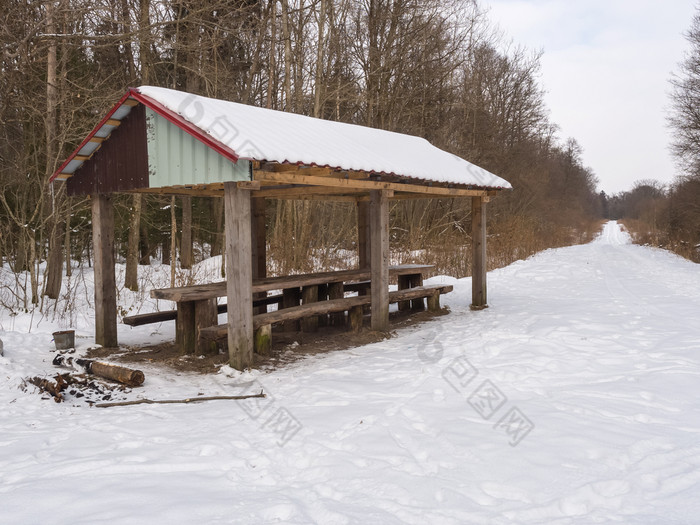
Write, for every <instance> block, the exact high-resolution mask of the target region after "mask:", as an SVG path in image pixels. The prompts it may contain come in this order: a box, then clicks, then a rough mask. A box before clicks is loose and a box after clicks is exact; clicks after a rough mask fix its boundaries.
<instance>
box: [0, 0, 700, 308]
mask: <svg viewBox="0 0 700 525" xmlns="http://www.w3.org/2000/svg"><path fill="white" fill-rule="evenodd" d="M3 6H4V7H3V9H2V16H3V23H2V25H1V26H0V48H1V49H2V51H1V53H0V71H1V73H2V74H1V76H0V134H1V135H2V136H1V137H0V185H1V188H0V262H2V263H3V265H4V266H3V268H6V269H9V271H11V272H12V273H13V274H14V275H15V276H16V283H17V285H16V286H15V287H14V289H13V291H12V292H11V293H7V294H4V295H3V299H2V302H3V303H4V304H3V306H5V307H7V308H11V309H24V310H27V309H31V308H33V307H34V306H33V305H41V307H42V308H43V307H44V298H54V299H55V298H57V297H58V295H59V294H60V293H61V282H62V277H63V276H64V275H65V274H66V273H67V274H68V275H70V274H71V273H72V272H74V271H75V270H76V268H79V267H80V266H81V265H90V264H91V228H90V220H91V219H90V205H89V201H87V200H85V199H77V198H69V197H67V196H66V195H65V190H64V189H63V187H62V185H61V184H59V183H57V184H49V183H48V178H49V176H50V175H51V174H52V173H53V171H54V170H55V169H56V168H57V167H58V166H59V165H60V163H61V162H62V161H63V159H65V157H66V156H67V155H68V154H69V153H70V152H71V151H72V150H73V149H74V148H75V147H76V146H77V145H78V144H79V143H80V141H81V140H82V139H83V138H84V137H85V136H86V134H87V133H88V132H89V131H90V130H91V129H92V127H93V126H94V125H95V124H96V123H97V121H98V120H99V118H100V117H101V116H102V115H104V114H105V112H106V111H107V110H108V109H109V108H110V107H111V106H112V105H113V104H114V103H115V102H116V101H117V100H118V99H119V97H120V96H121V95H123V93H124V92H125V89H126V88H127V87H128V86H138V85H156V86H163V87H168V88H174V89H180V90H185V91H188V92H192V93H197V94H201V95H206V96H211V97H216V98H222V99H227V100H232V101H237V102H242V103H245V104H252V105H256V106H261V107H267V108H273V109H277V110H283V111H289V112H295V113H300V114H305V115H309V116H314V117H318V118H323V119H332V120H338V121H343V122H349V123H356V124H362V125H365V126H371V127H377V128H382V129H386V130H391V131H397V132H401V133H408V134H412V135H417V136H421V137H424V138H426V139H427V140H429V141H430V142H432V143H433V144H434V145H436V146H438V147H440V148H442V149H444V150H447V151H449V152H451V153H454V154H456V155H458V156H460V157H463V158H465V159H467V160H469V161H470V162H473V163H475V164H477V165H479V166H482V167H484V168H486V169H488V170H489V171H492V172H493V173H496V174H497V175H499V176H501V177H503V178H505V179H507V180H508V181H510V182H511V183H512V185H513V187H514V189H513V191H509V192H504V194H502V195H501V196H499V197H497V198H495V199H493V200H492V201H491V202H490V203H489V205H488V206H489V213H488V216H489V223H488V232H489V238H488V242H489V261H488V264H489V269H492V268H496V267H500V266H504V265H507V264H509V263H510V262H512V261H514V260H517V259H523V258H526V257H528V256H529V255H531V254H533V253H535V252H537V251H539V250H542V249H545V248H549V247H555V246H563V245H567V244H571V243H578V242H585V241H587V240H589V239H591V238H592V236H593V235H594V234H595V232H596V231H597V229H598V225H599V222H600V220H601V219H602V217H603V216H604V215H605V214H610V213H618V212H617V211H615V210H622V209H624V213H625V215H626V216H628V217H633V218H635V219H639V220H647V219H646V214H648V213H649V209H651V208H650V207H649V205H648V204H644V205H643V206H641V207H640V210H641V211H639V212H638V216H634V214H633V212H632V211H631V210H632V208H633V206H632V204H631V203H632V202H633V201H634V199H631V198H628V197H624V196H617V197H616V198H615V199H609V198H607V197H606V196H605V195H604V194H600V193H598V191H597V189H596V183H597V180H596V177H595V175H594V173H593V172H592V171H591V170H590V169H589V168H587V167H586V166H584V165H583V162H582V150H581V147H580V146H579V145H578V143H577V142H576V140H575V139H574V138H562V137H559V135H558V131H557V125H556V123H555V122H552V121H551V120H550V118H549V114H548V109H547V107H546V105H545V102H544V91H543V89H544V88H543V87H542V86H541V85H540V81H539V68H540V59H541V53H540V52H539V51H537V50H528V49H525V48H523V47H520V46H518V45H516V44H513V43H510V42H509V41H508V40H507V38H506V37H504V36H503V35H502V34H500V33H499V31H498V30H497V29H496V28H494V27H493V26H492V24H491V23H490V21H489V19H488V13H487V12H486V11H485V10H484V9H483V7H482V6H481V5H480V4H479V3H478V2H477V1H475V0H474V1H464V0H462V1H457V0H448V1H444V0H440V1H438V0H280V1H277V0H262V1H254V0H203V1H201V0H200V1H196V2H195V1H176V0H91V1H89V2H88V1H85V0H52V1H43V2H25V1H20V0H3ZM688 67H691V66H690V65H688ZM678 82H679V84H680V83H681V82H682V80H681V79H680V77H679V80H678ZM692 180H694V182H692V181H691V180H690V179H689V180H688V182H679V184H695V187H696V190H695V191H696V192H697V191H698V190H697V186H698V184H699V183H698V181H697V178H695V179H692ZM683 187H684V188H685V186H683ZM634 191H636V190H634ZM645 191H646V190H645ZM674 192H675V193H674ZM661 193H662V197H659V198H661V199H662V200H663V201H664V203H667V204H664V205H663V206H662V205H661V204H660V205H659V206H660V208H659V210H661V208H663V209H664V211H663V212H662V211H659V214H660V215H659V217H661V215H662V214H666V215H664V217H666V216H669V211H668V209H670V208H672V209H680V208H677V207H674V206H675V205H674V206H671V205H670V204H668V203H675V202H677V201H678V202H680V201H682V199H683V196H684V195H685V194H686V190H685V189H683V190H682V191H681V190H680V189H679V190H678V191H676V190H674V189H672V190H669V191H666V190H663V191H662V192H661ZM674 195H677V197H674ZM652 198H657V197H652ZM674 199H675V200H674ZM220 200H221V199H211V198H191V197H177V198H176V197H171V196H167V195H163V196H160V195H148V196H142V195H120V196H119V197H118V199H117V202H116V221H117V227H116V230H117V233H116V235H117V239H116V245H117V251H118V253H117V261H118V262H119V263H122V264H126V272H125V282H124V283H120V284H121V285H123V286H126V287H127V288H129V289H135V288H137V287H138V286H139V284H138V281H137V279H136V275H137V272H138V265H139V264H141V265H143V264H146V265H147V264H158V263H163V264H170V263H172V264H173V268H175V265H176V266H177V267H178V268H179V269H187V268H190V267H191V266H192V265H193V264H196V263H197V262H199V261H202V260H203V259H205V258H208V257H211V256H215V255H220V254H221V250H222V248H221V245H222V243H221V238H222V228H223V226H222V225H223V206H222V204H221V202H220ZM634 202H637V201H634ZM694 202H695V204H694V205H695V206H696V208H697V199H695V201H694ZM679 206H680V205H679ZM355 208H356V207H355V205H353V204H351V203H346V202H320V201H313V200H294V201H289V200H277V201H275V200H268V201H267V210H266V222H267V231H268V243H269V246H268V257H269V261H268V272H269V273H270V274H271V275H273V274H280V273H290V272H299V271H311V270H317V269H320V268H343V267H347V266H352V265H353V264H355V263H356V260H355V259H354V258H353V257H354V256H353V255H352V254H353V253H354V250H355V247H354V243H355V239H356V234H357V233H356V227H357V226H356V224H357V221H356V218H355V217H356V213H357V212H356V209H355ZM695 213H696V214H697V209H696V211H695ZM671 215H672V214H671ZM663 220H666V218H664V219H663ZM681 220H683V219H681ZM659 221H661V219H659ZM659 224H660V222H659ZM469 226H470V208H469V203H468V202H466V200H460V199H434V200H415V201H397V202H395V203H393V204H392V208H391V235H390V240H391V250H392V259H393V260H395V261H397V262H402V263H403V262H414V260H417V261H420V262H424V263H432V264H435V265H436V271H437V272H439V273H446V274H450V275H454V276H456V277H462V276H466V275H468V274H469V267H470V248H469V247H470V238H469V233H468V232H469V231H470V228H469ZM696 231H697V230H696ZM290 238H293V239H294V240H295V242H294V243H289V242H287V241H288V239H290Z"/></svg>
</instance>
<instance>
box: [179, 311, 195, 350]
mask: <svg viewBox="0 0 700 525" xmlns="http://www.w3.org/2000/svg"><path fill="white" fill-rule="evenodd" d="M196 337H197V334H196V332H195V330H194V301H182V302H180V303H179V304H178V305H177V320H176V321H175V344H177V347H178V350H179V351H180V355H185V354H191V353H192V352H193V351H194V347H195V338H196Z"/></svg>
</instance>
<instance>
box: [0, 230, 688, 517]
mask: <svg viewBox="0 0 700 525" xmlns="http://www.w3.org/2000/svg"><path fill="white" fill-rule="evenodd" d="M433 280H434V281H445V282H452V283H454V286H455V291H454V292H453V293H452V294H450V295H449V296H447V297H446V298H445V303H446V304H447V305H449V306H450V308H451V310H452V312H451V313H450V314H449V315H447V316H444V317H440V318H436V319H435V320H434V321H431V322H428V323H424V324H422V325H420V326H416V327H414V328H411V329H406V330H402V331H401V333H400V334H398V335H397V336H396V337H393V338H392V339H390V340H387V341H384V342H382V343H377V344H373V345H369V346H365V347H361V348H355V349H352V350H347V351H339V352H334V353H330V354H327V355H323V356H316V357H313V358H308V359H305V360H303V361H300V362H297V363H296V364H294V365H291V366H288V367H286V368H284V369H280V370H275V371H267V372H264V371H254V372H251V373H247V374H243V375H235V374H233V376H232V377H229V376H226V375H225V374H223V373H222V374H217V375H215V376H211V377H203V376H196V375H174V374H173V375H171V376H164V375H163V374H162V372H161V373H160V374H158V373H157V372H156V369H148V368H144V371H145V372H146V376H147V378H148V379H147V382H146V384H145V385H144V387H143V388H142V389H141V390H140V391H139V392H136V391H134V392H132V394H131V395H132V397H135V396H136V395H139V396H144V397H150V398H182V397H188V396H194V395H197V393H200V392H201V393H204V394H205V395H215V394H234V393H240V392H243V391H248V392H250V391H253V390H254V389H256V388H259V387H260V386H261V387H262V388H264V390H265V391H266V392H268V393H269V394H271V397H269V398H267V399H265V400H263V401H262V402H259V403H255V402H245V403H244V402H240V403H239V402H235V401H220V402H210V403H206V404H197V405H153V406H145V405H141V406H130V407H120V408H109V409H97V408H90V407H87V406H84V405H78V406H71V405H70V404H68V403H66V404H62V405H56V404H54V403H53V402H49V401H42V400H41V399H40V398H39V396H36V395H33V394H28V393H24V392H21V391H20V390H19V389H18V388H17V387H18V385H19V383H20V381H21V378H22V377H23V376H27V375H36V374H37V373H39V372H41V371H45V372H48V373H50V372H52V370H51V366H50V352H49V350H50V342H47V339H46V334H42V333H32V334H26V333H25V334H22V333H18V332H4V333H1V334H0V336H1V337H2V339H3V340H4V342H5V357H0V378H1V381H2V382H1V383H0V431H1V433H0V502H1V503H0V523H8V524H16V523H39V522H47V523H66V524H68V523H70V524H80V523H85V524H88V523H89V524H94V523H99V522H114V523H323V524H330V523H338V524H343V523H363V524H392V523H397V524H398V523H416V524H425V523H440V524H451V523H454V524H457V523H484V524H486V523H488V524H491V523H504V524H505V523H523V524H527V523H533V524H534V523H557V524H568V523H581V524H584V523H585V524H589V523H611V522H617V523H625V524H648V523H687V524H691V523H698V522H699V520H700V518H699V516H700V401H699V399H700V322H699V321H698V319H700V267H698V265H696V264H693V263H691V262H688V261H685V260H683V259H680V258H678V257H676V256H674V255H672V254H669V253H667V252H665V251H661V250H654V249H649V248H643V247H639V246H634V245H632V244H630V243H629V238H628V236H627V235H626V234H624V233H623V232H621V231H620V228H619V226H618V225H617V224H616V223H614V222H613V223H608V224H607V225H606V226H605V229H604V231H603V233H602V235H601V236H600V237H599V238H598V239H597V240H596V241H594V242H593V243H591V244H588V245H583V246H574V247H569V248H563V249H558V250H549V251H546V252H543V253H541V254H538V255H537V256H535V257H533V258H531V259H529V260H527V261H519V262H517V263H515V264H512V265H511V266H509V267H507V268H503V269H500V270H496V271H493V272H490V273H489V287H490V288H489V303H490V305H491V307H490V308H489V309H487V310H484V311H481V312H471V311H470V310H469V308H468V306H467V305H468V303H469V298H470V280H469V279H462V280H454V279H451V278H449V277H442V278H440V277H438V278H434V279H433ZM144 333H146V332H144ZM49 341H50V339H49Z"/></svg>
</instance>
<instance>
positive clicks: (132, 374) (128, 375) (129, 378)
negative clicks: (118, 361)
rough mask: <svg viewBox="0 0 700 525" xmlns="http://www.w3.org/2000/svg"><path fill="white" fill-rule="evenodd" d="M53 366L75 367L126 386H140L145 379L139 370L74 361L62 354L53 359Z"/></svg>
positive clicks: (93, 362) (94, 362) (76, 359)
mask: <svg viewBox="0 0 700 525" xmlns="http://www.w3.org/2000/svg"><path fill="white" fill-rule="evenodd" d="M53 364H54V365H56V366H68V367H75V365H77V366H79V367H80V368H82V369H83V370H85V372H87V373H88V374H94V375H96V376H98V377H102V378H104V379H111V380H112V381H117V382H119V383H122V384H124V385H127V386H141V385H142V384H143V381H144V379H145V377H144V375H143V372H141V370H133V369H131V368H126V367H124V366H119V365H114V364H112V363H104V362H102V361H93V360H91V359H80V358H75V359H74V358H72V357H66V356H65V355H62V354H58V355H57V356H56V357H55V358H54V360H53Z"/></svg>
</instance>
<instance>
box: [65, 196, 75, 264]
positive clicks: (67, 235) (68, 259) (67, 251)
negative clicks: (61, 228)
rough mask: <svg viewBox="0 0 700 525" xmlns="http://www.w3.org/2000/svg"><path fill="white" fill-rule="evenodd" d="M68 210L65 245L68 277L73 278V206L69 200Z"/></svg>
mask: <svg viewBox="0 0 700 525" xmlns="http://www.w3.org/2000/svg"><path fill="white" fill-rule="evenodd" d="M67 204H68V206H67V208H68V211H67V212H66V236H65V240H64V245H65V250H66V277H71V276H72V275H73V268H71V262H70V243H71V240H70V233H71V231H70V229H71V225H70V218H71V212H72V210H71V206H70V204H71V203H70V200H67Z"/></svg>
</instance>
